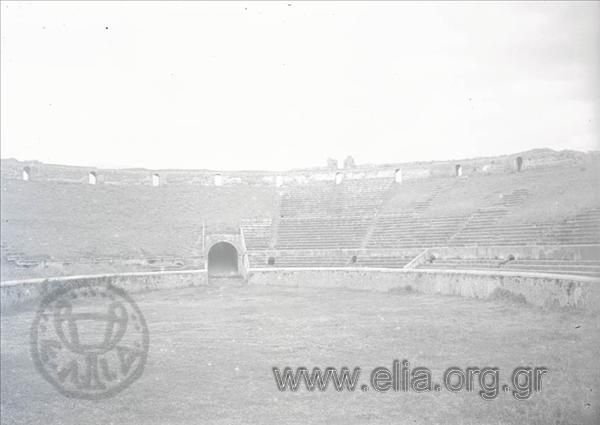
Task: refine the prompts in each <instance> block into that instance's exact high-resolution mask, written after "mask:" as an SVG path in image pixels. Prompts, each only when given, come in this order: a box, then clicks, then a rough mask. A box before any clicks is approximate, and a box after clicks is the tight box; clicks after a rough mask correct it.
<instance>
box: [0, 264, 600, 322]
mask: <svg viewBox="0 0 600 425" xmlns="http://www.w3.org/2000/svg"><path fill="white" fill-rule="evenodd" d="M247 279H248V284H250V285H273V286H288V287H301V286H302V287H310V288H348V289H362V290H375V291H383V292H387V291H393V290H412V291H415V292H419V293H424V294H441V295H460V296H464V297H471V298H479V299H489V298H494V297H499V298H512V299H516V300H519V301H523V302H526V303H528V304H532V305H536V306H539V307H544V308H549V309H555V308H571V309H575V310H580V311H585V312H590V313H600V281H599V280H598V279H595V278H589V277H580V276H562V275H561V276H559V275H551V274H541V273H516V272H484V271H468V270H463V271H461V270H394V269H377V268H368V269H367V268H327V269H325V268H303V269H283V268H280V269H251V270H250V272H249V275H248V278H247ZM88 283H94V284H101V285H108V284H112V285H114V286H117V287H120V288H123V289H124V290H126V291H127V292H130V293H136V292H143V291H148V290H153V289H169V288H182V287H190V286H205V285H208V284H209V282H208V277H207V274H206V271H204V270H191V271H175V272H153V273H123V274H115V275H94V276H72V277H64V278H49V279H31V280H24V281H9V282H2V284H1V285H0V299H1V308H2V309H5V308H7V307H13V306H16V305H19V304H25V303H28V302H35V301H37V300H39V299H40V298H41V297H43V296H44V295H45V294H47V293H49V292H50V291H53V290H56V289H58V288H62V287H68V286H78V285H84V284H88Z"/></svg>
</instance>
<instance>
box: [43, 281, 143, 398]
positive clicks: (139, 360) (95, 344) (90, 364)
mask: <svg viewBox="0 0 600 425" xmlns="http://www.w3.org/2000/svg"><path fill="white" fill-rule="evenodd" d="M148 343H149V336H148V327H147V326H146V321H145V320H144V316H143V315H142V312H141V311H140V309H139V308H138V306H137V305H136V304H135V302H134V301H133V300H132V299H131V297H129V295H127V293H126V292H125V291H123V290H122V289H120V288H116V287H114V286H111V285H106V284H104V285H102V284H86V285H79V286H77V287H71V288H61V289H59V290H57V291H55V292H52V293H50V294H49V295H48V296H46V297H45V298H44V299H43V300H42V302H41V304H40V307H39V309H38V312H37V314H36V316H35V319H34V321H33V324H32V326H31V355H32V358H33V362H34V364H35V366H36V368H37V369H38V371H39V372H40V373H41V374H42V376H43V377H44V379H46V381H48V382H49V383H51V384H52V385H53V386H54V387H55V388H56V389H57V390H58V391H59V392H60V393H62V394H64V395H65V396H67V397H73V398H80V399H87V400H96V399H102V398H108V397H111V396H114V395H115V394H117V393H118V392H120V391H122V390H124V389H125V388H127V387H128V386H129V385H130V384H131V383H133V382H134V381H135V380H136V379H137V378H139V377H140V376H141V374H142V372H143V370H144V366H145V364H146V359H147V356H148Z"/></svg>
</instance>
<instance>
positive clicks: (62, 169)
mask: <svg viewBox="0 0 600 425" xmlns="http://www.w3.org/2000/svg"><path fill="white" fill-rule="evenodd" d="M517 157H521V158H522V161H523V163H522V164H523V170H529V169H538V168H548V167H557V166H570V167H576V166H585V165H586V164H593V165H594V166H597V164H598V161H600V152H598V151H592V152H588V153H584V152H577V151H559V152H557V151H553V150H551V149H534V150H531V151H527V152H519V153H514V154H510V155H500V156H495V157H482V158H466V159H457V160H451V161H429V162H408V163H401V162H398V163H390V164H363V165H358V166H355V167H352V168H335V169H332V168H326V167H315V168H308V169H295V170H288V171H277V172H275V171H258V170H256V171H249V170H248V171H243V170H240V171H223V170H170V169H167V170H165V169H155V170H150V169H141V168H130V169H100V168H96V167H81V166H69V165H58V164H45V163H42V162H39V161H18V160H16V159H14V158H7V159H2V160H1V167H0V177H1V178H2V179H18V180H20V179H21V178H22V172H23V169H24V168H28V170H29V173H30V179H31V180H34V181H46V182H49V181H51V182H70V183H83V184H85V183H87V181H88V173H89V172H94V173H96V176H97V184H109V185H111V184H112V185H151V184H152V176H153V174H158V175H159V178H160V185H161V186H162V185H173V184H174V185H177V184H192V185H194V184H199V185H207V186H212V185H214V184H215V183H214V178H215V175H216V174H218V175H219V176H220V177H221V181H222V184H223V185H225V186H230V185H233V186H235V185H250V186H272V185H275V186H279V185H296V184H307V183H312V182H319V181H335V179H336V175H337V174H338V173H341V174H342V175H343V177H344V178H345V179H350V180H352V179H368V178H389V179H393V178H394V176H395V173H396V171H397V170H400V171H401V173H402V180H403V181H406V180H415V179H426V178H431V177H450V176H454V175H455V173H456V166H457V165H460V166H461V170H462V175H463V176H468V175H474V174H493V173H496V174H500V173H510V172H514V171H515V169H516V158H517ZM278 181H279V183H278Z"/></svg>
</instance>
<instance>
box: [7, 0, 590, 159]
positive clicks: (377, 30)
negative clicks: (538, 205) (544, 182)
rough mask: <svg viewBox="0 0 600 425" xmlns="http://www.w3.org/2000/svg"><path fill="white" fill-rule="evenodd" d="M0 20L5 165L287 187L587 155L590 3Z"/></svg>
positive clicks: (24, 7) (217, 10)
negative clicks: (333, 172) (367, 169)
mask: <svg viewBox="0 0 600 425" xmlns="http://www.w3.org/2000/svg"><path fill="white" fill-rule="evenodd" d="M1 8H2V9H1V10H2V22H1V24H2V27H1V32H2V46H1V60H2V63H1V65H2V66H1V70H2V71H1V73H2V80H1V83H2V86H1V119H2V121H1V137H2V140H1V141H2V146H1V149H2V157H3V158H8V157H16V158H18V159H37V160H41V161H44V162H53V163H63V164H75V165H94V166H101V167H110V166H116V167H123V166H140V167H148V168H212V169H287V168H296V167H305V166H318V165H323V164H324V163H325V159H326V158H327V157H333V158H336V159H338V160H341V159H343V158H344V157H345V156H346V155H353V156H354V158H355V160H356V162H358V163H365V162H371V163H377V162H380V163H381V162H404V161H413V160H434V159H452V158H465V157H473V156H485V155H495V154H503V153H511V152H517V151H523V150H527V149H531V148H539V147H549V148H553V149H576V150H584V151H585V150H592V149H598V145H597V144H598V139H599V138H600V124H599V122H598V118H599V114H600V83H599V81H598V75H600V3H591V2H588V3H558V2H551V3H541V2H538V3H514V2H511V3H495V4H490V3H486V4H483V3H468V4H460V3H448V4H440V3H435V4H434V3H428V4H417V3H414V4H413V3H393V2H381V3H368V4H367V3H362V2H348V3H344V2H332V3H317V2H306V3H302V2H277V3H257V2H227V3H220V4H216V3H209V2H198V3H192V2H182V3H160V2H150V3H142V2H132V3H118V2H104V3H92V2H80V3H75V2H68V3H51V2H31V3H25V2H23V3H15V2H9V3H7V2H3V3H2V5H1Z"/></svg>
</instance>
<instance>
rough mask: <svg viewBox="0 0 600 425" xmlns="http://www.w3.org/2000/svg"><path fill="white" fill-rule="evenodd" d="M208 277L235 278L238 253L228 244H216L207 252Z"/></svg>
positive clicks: (237, 271)
mask: <svg viewBox="0 0 600 425" xmlns="http://www.w3.org/2000/svg"><path fill="white" fill-rule="evenodd" d="M207 269H208V274H209V276H236V275H238V274H239V265H238V251H237V249H236V248H235V246H234V245H233V244H230V243H229V242H217V243H216V244H214V245H213V246H211V247H210V250H209V251H208V267H207Z"/></svg>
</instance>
